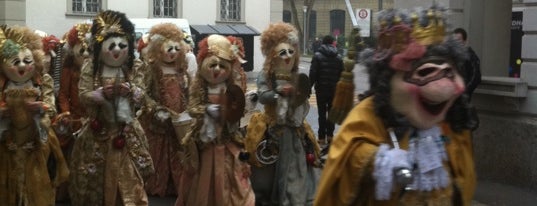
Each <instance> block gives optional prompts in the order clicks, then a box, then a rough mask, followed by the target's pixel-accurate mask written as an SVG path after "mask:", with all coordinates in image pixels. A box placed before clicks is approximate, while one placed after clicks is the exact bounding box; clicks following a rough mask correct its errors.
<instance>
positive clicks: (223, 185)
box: [175, 86, 255, 206]
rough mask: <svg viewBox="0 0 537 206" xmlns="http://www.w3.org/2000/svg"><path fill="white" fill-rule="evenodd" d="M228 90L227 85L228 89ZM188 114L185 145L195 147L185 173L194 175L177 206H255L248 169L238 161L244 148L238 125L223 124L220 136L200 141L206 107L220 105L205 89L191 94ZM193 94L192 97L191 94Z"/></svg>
mask: <svg viewBox="0 0 537 206" xmlns="http://www.w3.org/2000/svg"><path fill="white" fill-rule="evenodd" d="M228 87H229V86H228ZM190 94H191V96H190V99H189V101H190V102H189V106H190V107H189V108H188V111H189V114H190V116H192V117H193V124H192V127H191V130H190V132H189V133H187V135H186V137H185V141H184V143H186V144H187V145H189V144H192V143H195V144H196V145H197V147H195V148H194V149H189V157H188V159H187V165H188V166H187V168H188V171H187V172H192V173H193V176H191V177H186V176H185V177H186V178H189V179H191V180H189V181H190V182H191V183H186V182H183V183H182V184H191V185H192V186H191V187H190V189H189V190H188V192H185V193H182V194H184V195H185V196H184V197H181V194H179V197H178V199H177V202H176V204H175V205H176V206H183V205H186V206H190V205H199V206H209V205H214V206H217V205H221V206H228V205H241V206H253V205H255V196H254V192H253V190H252V187H251V185H250V179H249V177H250V166H249V165H248V163H246V162H243V161H241V160H239V158H238V156H239V153H240V151H241V147H242V145H243V136H242V134H241V133H240V132H239V131H238V122H236V123H234V124H231V123H224V124H223V125H220V126H222V129H221V135H218V137H217V138H216V139H214V140H212V141H209V142H203V141H201V139H203V138H204V137H202V135H203V132H202V130H203V129H202V127H203V125H204V118H210V117H208V116H206V107H207V105H208V104H211V103H213V104H215V103H219V101H218V100H214V99H218V98H217V97H216V98H213V97H215V95H214V94H208V92H207V88H203V89H200V91H197V92H196V93H193V92H192V91H191V92H190ZM194 94H195V95H194Z"/></svg>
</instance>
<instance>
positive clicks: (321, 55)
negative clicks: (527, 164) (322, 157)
mask: <svg viewBox="0 0 537 206" xmlns="http://www.w3.org/2000/svg"><path fill="white" fill-rule="evenodd" d="M333 43H334V38H333V37H332V36H325V37H324V38H323V40H322V45H321V46H320V47H319V50H318V51H317V52H315V55H314V56H313V58H312V60H311V67H310V75H309V77H310V81H311V86H314V87H315V95H316V96H317V108H318V112H319V130H318V133H317V134H318V138H319V142H320V143H321V144H326V143H328V142H329V141H330V140H331V139H332V137H333V136H334V128H335V125H334V123H333V122H330V121H328V119H327V113H328V111H330V108H331V107H332V99H333V98H334V93H335V90H336V84H337V82H338V80H339V77H340V75H341V71H343V60H342V59H341V56H339V54H338V52H337V48H336V47H335V46H334V45H333Z"/></svg>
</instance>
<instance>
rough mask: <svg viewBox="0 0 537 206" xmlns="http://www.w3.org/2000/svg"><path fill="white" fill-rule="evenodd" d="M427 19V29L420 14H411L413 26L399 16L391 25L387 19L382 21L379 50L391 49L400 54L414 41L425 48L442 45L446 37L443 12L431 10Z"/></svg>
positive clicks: (396, 16) (394, 18) (395, 17)
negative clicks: (421, 21)
mask: <svg viewBox="0 0 537 206" xmlns="http://www.w3.org/2000/svg"><path fill="white" fill-rule="evenodd" d="M427 18H428V25H427V26H425V27H423V26H421V24H420V22H419V17H418V14H416V13H412V14H411V19H412V24H411V25H409V24H407V23H405V22H403V21H402V19H401V17H400V16H398V15H395V16H394V17H393V19H392V20H391V22H392V24H391V25H388V21H387V20H386V19H385V20H381V22H380V31H379V36H378V46H379V48H381V49H389V50H392V52H393V53H399V52H401V51H402V50H404V49H405V48H406V47H407V46H408V44H410V43H411V41H412V40H414V41H415V42H416V43H419V44H420V45H423V46H427V45H431V44H437V43H441V42H442V41H444V35H445V31H444V22H443V17H442V15H441V12H440V11H434V10H432V9H430V10H428V11H427Z"/></svg>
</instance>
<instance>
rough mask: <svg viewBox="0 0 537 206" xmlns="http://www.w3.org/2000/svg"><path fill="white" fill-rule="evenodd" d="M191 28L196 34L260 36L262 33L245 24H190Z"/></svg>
mask: <svg viewBox="0 0 537 206" xmlns="http://www.w3.org/2000/svg"><path fill="white" fill-rule="evenodd" d="M190 30H191V32H192V33H193V34H196V35H204V34H221V35H234V36H238V35H251V36H258V35H259V34H260V33H259V32H258V31H257V30H256V29H254V28H252V27H250V26H247V25H244V24H234V25H229V24H217V25H190Z"/></svg>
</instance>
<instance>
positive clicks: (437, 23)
mask: <svg viewBox="0 0 537 206" xmlns="http://www.w3.org/2000/svg"><path fill="white" fill-rule="evenodd" d="M427 18H428V19H429V21H428V22H429V25H427V26H426V27H422V26H421V25H420V23H419V20H418V15H417V14H415V13H413V14H412V24H413V25H414V28H413V29H412V35H411V36H412V38H414V39H415V40H416V42H418V43H419V44H421V45H431V44H438V43H442V42H443V41H444V36H445V34H446V33H445V29H444V19H443V18H442V13H441V12H440V11H433V10H432V9H430V10H428V11H427Z"/></svg>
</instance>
